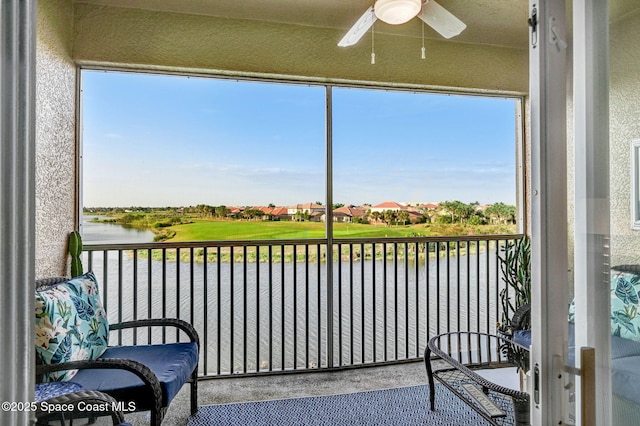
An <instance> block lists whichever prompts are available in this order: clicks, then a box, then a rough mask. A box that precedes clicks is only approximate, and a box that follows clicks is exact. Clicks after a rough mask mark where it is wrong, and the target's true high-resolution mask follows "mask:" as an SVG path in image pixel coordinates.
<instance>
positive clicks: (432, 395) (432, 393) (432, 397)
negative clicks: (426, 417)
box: [424, 347, 436, 411]
mask: <svg viewBox="0 0 640 426" xmlns="http://www.w3.org/2000/svg"><path fill="white" fill-rule="evenodd" d="M424 363H425V366H426V367H427V376H428V377H429V405H430V408H431V411H435V403H436V387H435V383H434V380H433V368H432V367H431V349H429V348H428V347H427V348H426V349H425V351H424Z"/></svg>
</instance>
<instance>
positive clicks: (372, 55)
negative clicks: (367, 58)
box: [371, 25, 376, 65]
mask: <svg viewBox="0 0 640 426" xmlns="http://www.w3.org/2000/svg"><path fill="white" fill-rule="evenodd" d="M373 27H374V25H371V65H375V63H376V52H375V49H374V43H373V34H374V32H373Z"/></svg>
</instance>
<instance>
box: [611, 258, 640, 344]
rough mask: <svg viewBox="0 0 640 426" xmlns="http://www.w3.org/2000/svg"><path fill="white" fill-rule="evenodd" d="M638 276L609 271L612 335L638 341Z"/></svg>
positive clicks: (639, 286)
mask: <svg viewBox="0 0 640 426" xmlns="http://www.w3.org/2000/svg"><path fill="white" fill-rule="evenodd" d="M639 292H640V276H639V275H637V274H634V273H631V272H621V271H616V270H612V271H611V331H612V334H613V335H614V336H620V337H622V338H625V339H630V340H637V341H640V316H638V304H639V303H640V293H639Z"/></svg>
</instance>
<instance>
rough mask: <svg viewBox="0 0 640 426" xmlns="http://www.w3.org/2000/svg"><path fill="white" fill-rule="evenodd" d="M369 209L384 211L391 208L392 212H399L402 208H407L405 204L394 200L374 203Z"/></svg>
mask: <svg viewBox="0 0 640 426" xmlns="http://www.w3.org/2000/svg"><path fill="white" fill-rule="evenodd" d="M369 210H371V212H372V213H373V212H379V213H382V212H386V211H387V210H391V211H392V212H399V211H402V210H407V206H403V205H402V204H400V203H396V202H395V201H385V202H384V203H380V204H376V205H375V206H372V207H371V208H370V209H369Z"/></svg>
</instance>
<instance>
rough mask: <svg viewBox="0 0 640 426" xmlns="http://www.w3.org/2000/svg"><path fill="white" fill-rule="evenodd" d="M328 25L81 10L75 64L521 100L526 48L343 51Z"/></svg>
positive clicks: (405, 45) (388, 46)
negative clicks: (387, 85) (508, 95)
mask: <svg viewBox="0 0 640 426" xmlns="http://www.w3.org/2000/svg"><path fill="white" fill-rule="evenodd" d="M341 36H342V31H341V30H335V29H327V28H317V27H309V26H299V25H291V24H279V23H269V22H258V21H247V20H237V19H229V18H219V17H210V16H202V15H188V14H178V13H170V12H157V11H145V10H139V9H126V8H118V7H107V6H102V5H95V4H87V3H78V4H76V6H75V41H74V52H73V57H74V59H75V60H77V61H79V62H80V63H88V64H114V65H118V66H131V67H143V68H154V67H160V68H161V69H176V70H201V71H202V72H216V71H221V72H242V73H259V74H272V75H279V76H295V77H306V78H317V79H320V80H322V81H325V80H326V81H335V80H348V81H362V82H397V83H401V84H407V85H413V84H415V85H428V86H430V87H443V88H473V89H484V90H495V91H508V92H516V93H526V92H527V91H528V51H527V49H513V48H502V47H496V46H479V45H472V44H465V43H455V42H444V41H441V40H427V41H426V48H427V59H425V60H421V59H420V46H421V41H420V38H418V37H400V36H391V35H388V34H380V35H376V37H375V50H376V64H375V65H371V64H370V58H371V42H370V38H367V37H365V40H364V41H363V42H361V43H358V44H357V45H356V46H353V47H349V48H339V47H337V46H336V44H337V41H338V40H339V39H340V38H341Z"/></svg>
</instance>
